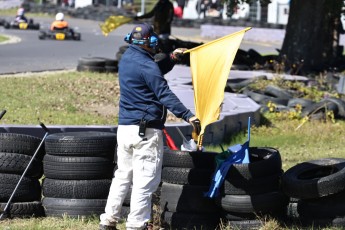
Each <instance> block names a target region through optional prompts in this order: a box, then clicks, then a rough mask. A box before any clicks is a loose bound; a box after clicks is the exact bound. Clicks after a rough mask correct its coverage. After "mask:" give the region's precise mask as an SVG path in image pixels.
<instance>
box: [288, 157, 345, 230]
mask: <svg viewBox="0 0 345 230" xmlns="http://www.w3.org/2000/svg"><path fill="white" fill-rule="evenodd" d="M282 188H283V191H284V192H285V193H286V194H287V195H288V196H290V197H292V198H293V199H295V203H296V204H297V213H298V216H297V217H298V218H295V219H294V221H297V224H302V226H305V227H313V228H323V227H331V226H332V227H339V228H341V229H343V228H344V227H345V206H344V203H345V159H342V158H323V159H317V160H311V161H306V162H302V163H300V164H297V165H295V166H293V167H291V168H290V169H288V170H287V171H286V172H285V173H284V175H283V177H282Z"/></svg>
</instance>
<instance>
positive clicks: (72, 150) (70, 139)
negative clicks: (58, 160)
mask: <svg viewBox="0 0 345 230" xmlns="http://www.w3.org/2000/svg"><path fill="white" fill-rule="evenodd" d="M116 143H117V142H116V134H115V133H111V132H97V131H88V132H65V133H54V134H50V135H48V136H47V138H46V139H45V151H46V153H47V154H50V155H55V156H99V157H100V156H104V157H109V158H113V157H114V155H115V152H116Z"/></svg>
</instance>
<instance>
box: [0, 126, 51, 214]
mask: <svg viewBox="0 0 345 230" xmlns="http://www.w3.org/2000/svg"><path fill="white" fill-rule="evenodd" d="M40 142H41V139H40V138H37V137H34V136H31V135H24V134H17V133H0V208H1V210H4V209H5V207H6V204H7V202H8V201H9V199H10V197H11V195H12V193H13V191H14V189H15V188H16V186H17V183H18V181H19V180H20V178H21V176H22V175H23V173H24V171H25V169H26V167H27V165H28V164H29V162H30V160H31V158H32V156H33V154H34V153H35V151H36V149H37V148H38V146H39V144H40ZM36 156H37V157H36V158H35V159H33V161H32V163H31V165H30V167H29V168H28V169H27V171H26V174H25V175H24V177H23V178H22V180H21V184H20V186H19V187H18V188H17V190H16V192H15V193H14V194H13V197H12V200H11V203H10V206H9V207H8V208H7V209H6V210H7V213H4V217H6V218H14V217H18V218H30V217H42V216H44V210H43V206H42V203H41V186H40V183H39V179H40V178H41V176H42V175H43V163H42V158H43V156H44V148H40V150H39V152H38V153H37V155H36Z"/></svg>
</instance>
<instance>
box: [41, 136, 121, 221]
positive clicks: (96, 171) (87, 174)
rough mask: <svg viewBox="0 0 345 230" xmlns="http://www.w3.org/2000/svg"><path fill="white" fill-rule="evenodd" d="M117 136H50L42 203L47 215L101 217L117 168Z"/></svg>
mask: <svg viewBox="0 0 345 230" xmlns="http://www.w3.org/2000/svg"><path fill="white" fill-rule="evenodd" d="M115 148H116V134H114V133H110V132H97V131H87V132H65V133H55V134H50V135H48V136H47V138H46V141H45V150H46V155H45V157H44V159H43V169H44V176H45V178H44V180H43V184H42V190H43V199H42V204H43V207H44V209H45V214H46V216H56V217H62V216H63V215H67V216H70V217H79V216H93V215H100V214H101V213H103V212H104V208H105V205H106V200H107V197H108V193H109V188H110V184H111V179H112V177H113V171H114V167H115V165H116V157H115V153H116V149H115Z"/></svg>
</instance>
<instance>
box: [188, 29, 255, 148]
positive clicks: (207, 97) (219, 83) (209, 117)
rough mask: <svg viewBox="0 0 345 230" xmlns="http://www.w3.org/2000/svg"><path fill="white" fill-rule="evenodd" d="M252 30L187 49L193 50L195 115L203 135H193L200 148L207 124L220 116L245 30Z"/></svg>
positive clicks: (192, 69) (191, 63)
mask: <svg viewBox="0 0 345 230" xmlns="http://www.w3.org/2000/svg"><path fill="white" fill-rule="evenodd" d="M249 29H251V28H250V27H248V28H246V29H243V30H241V31H238V32H235V33H232V34H230V35H227V36H224V37H222V38H219V39H216V40H214V41H211V42H208V43H206V44H203V45H201V46H198V47H195V48H193V49H190V50H187V51H185V52H184V53H186V52H190V67H191V73H192V82H193V88H194V105H195V111H196V114H195V115H196V117H198V118H199V119H200V122H201V132H200V135H199V137H197V136H195V135H193V138H194V139H195V140H196V139H198V145H199V147H201V146H202V137H203V134H204V132H205V128H206V126H207V125H209V124H211V123H212V122H215V121H217V120H218V119H219V114H220V110H221V104H222V102H223V99H224V89H225V85H226V82H227V79H228V77H229V73H230V68H231V65H232V63H233V61H234V59H235V56H236V53H237V50H238V48H239V47H240V44H241V41H242V39H243V36H244V33H245V32H246V31H247V30H249Z"/></svg>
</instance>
